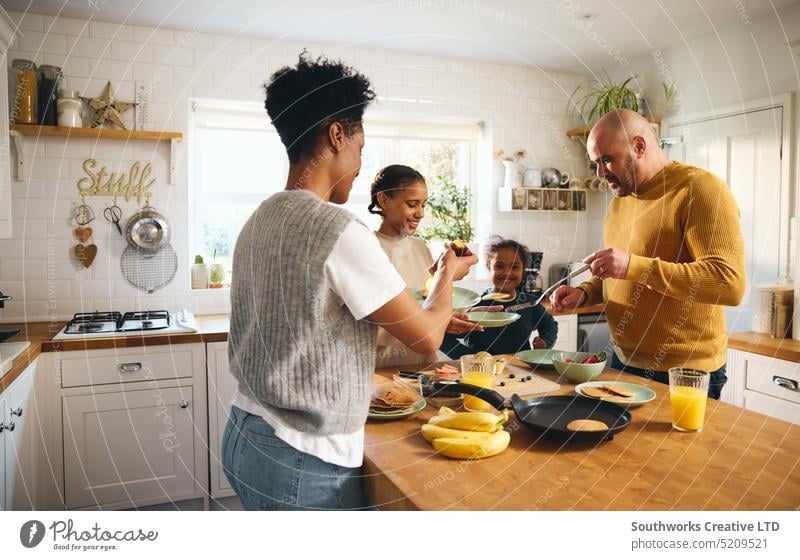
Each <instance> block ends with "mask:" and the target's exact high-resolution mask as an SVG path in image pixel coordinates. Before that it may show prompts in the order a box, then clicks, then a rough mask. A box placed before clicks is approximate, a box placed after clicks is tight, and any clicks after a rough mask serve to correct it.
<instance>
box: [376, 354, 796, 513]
mask: <svg viewBox="0 0 800 560" xmlns="http://www.w3.org/2000/svg"><path fill="white" fill-rule="evenodd" d="M391 373H396V372H387V371H379V372H378V373H376V383H378V382H385V381H387V380H389V379H391ZM536 373H538V374H539V375H542V376H543V377H547V378H549V379H552V380H556V379H557V374H556V372H555V370H538V371H537V372H536ZM598 379H599V380H620V381H630V382H634V383H640V384H644V385H647V386H649V387H650V388H652V389H653V390H654V391H655V392H656V399H655V400H654V401H652V402H650V403H646V404H644V405H642V406H639V407H637V408H633V409H631V412H632V416H633V421H632V422H631V425H630V426H629V427H628V428H627V429H626V430H624V431H623V432H621V433H619V434H618V435H617V436H616V437H615V438H614V439H613V440H612V441H608V442H605V443H603V444H601V445H599V446H593V445H589V446H586V445H575V444H565V445H562V444H556V443H552V442H549V441H546V440H537V438H536V436H535V435H534V434H533V433H532V432H530V431H528V430H527V428H525V427H523V426H521V425H520V424H518V423H517V422H516V421H515V419H514V415H513V411H509V412H510V414H511V420H510V421H509V423H508V425H507V429H509V430H510V431H511V445H510V446H509V448H508V449H507V450H506V451H504V452H503V453H501V454H500V455H497V456H495V457H490V458H488V459H481V460H476V461H459V460H454V459H448V458H445V457H442V456H439V455H437V454H436V453H435V451H434V450H433V448H432V447H431V446H430V445H429V444H428V443H427V442H426V441H425V440H424V439H423V438H422V435H421V434H420V431H419V430H420V426H421V425H422V424H423V423H425V422H426V421H427V419H428V418H430V417H431V416H433V414H434V413H435V410H434V409H433V408H432V407H430V406H428V407H427V408H425V409H424V410H422V411H421V412H420V413H418V414H417V415H416V416H413V417H411V418H408V419H404V420H398V421H393V422H376V421H369V422H368V424H367V427H366V447H365V452H364V473H365V477H366V478H365V485H366V487H367V490H368V492H369V494H370V496H371V497H372V499H373V501H374V502H375V503H376V504H377V505H378V507H379V508H380V509H387V510H391V509H420V510H606V509H608V510H638V509H645V510H798V509H800V426H796V425H793V424H789V423H787V422H783V421H780V420H776V419H773V418H770V417H767V416H763V415H761V414H757V413H754V412H751V411H748V410H744V409H742V408H739V407H735V406H731V405H727V404H724V403H720V402H718V401H714V400H709V403H708V408H707V411H706V423H705V429H704V430H703V431H702V432H701V433H682V432H678V431H675V430H673V429H672V425H671V414H670V404H669V391H668V387H667V386H666V385H661V384H659V383H654V382H649V381H647V380H645V379H643V378H640V377H636V376H632V375H627V374H621V373H620V372H618V371H616V370H612V369H606V371H605V372H604V373H603V374H602V375H601V376H600V377H599V378H598ZM573 389H574V385H571V384H568V383H567V384H562V386H561V390H560V391H556V392H553V393H550V394H574V391H573ZM535 396H540V395H535Z"/></svg>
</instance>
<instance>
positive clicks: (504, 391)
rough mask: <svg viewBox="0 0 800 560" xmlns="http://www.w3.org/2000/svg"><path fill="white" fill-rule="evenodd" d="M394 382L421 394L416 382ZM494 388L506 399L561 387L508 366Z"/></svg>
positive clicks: (401, 380)
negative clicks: (524, 378) (501, 383)
mask: <svg viewBox="0 0 800 560" xmlns="http://www.w3.org/2000/svg"><path fill="white" fill-rule="evenodd" d="M448 363H450V364H451V365H454V366H455V367H458V365H459V364H458V362H448ZM553 371H555V370H553ZM421 373H431V374H432V373H433V370H425V371H422V372H421ZM512 374H513V375H514V378H513V379H512V378H511V375H512ZM528 376H530V378H531V379H530V381H522V378H523V377H528ZM394 380H395V381H396V382H398V383H401V384H403V385H406V386H408V387H411V388H413V389H414V390H416V391H417V392H419V383H417V381H416V380H413V379H405V378H402V377H399V376H395V377H394ZM501 381H502V382H503V383H505V385H504V386H503V387H501V386H500V382H501ZM492 388H493V389H494V390H495V391H497V392H498V393H500V394H501V395H503V396H504V397H510V396H511V395H513V394H515V393H516V394H517V395H519V396H520V397H525V396H529V395H536V394H538V393H549V392H551V391H558V390H559V389H560V388H561V386H560V385H559V384H558V383H556V382H554V381H550V380H549V379H547V378H545V377H542V376H541V375H537V374H535V373H533V372H532V371H531V370H530V369H529V368H526V367H522V366H515V365H512V364H508V365H507V366H506V367H505V369H504V370H503V373H501V374H500V375H495V376H494V386H493V387H492Z"/></svg>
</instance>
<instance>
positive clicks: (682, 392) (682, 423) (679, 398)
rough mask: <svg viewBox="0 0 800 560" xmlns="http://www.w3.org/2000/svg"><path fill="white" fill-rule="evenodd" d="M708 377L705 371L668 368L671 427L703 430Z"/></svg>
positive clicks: (691, 430)
mask: <svg viewBox="0 0 800 560" xmlns="http://www.w3.org/2000/svg"><path fill="white" fill-rule="evenodd" d="M710 379H711V375H710V374H709V373H708V372H707V371H700V370H697V369H690V368H670V370H669V401H670V404H671V406H672V427H673V428H675V429H676V430H680V431H682V432H700V431H702V430H703V421H704V419H705V416H706V401H707V400H708V384H709V381H710Z"/></svg>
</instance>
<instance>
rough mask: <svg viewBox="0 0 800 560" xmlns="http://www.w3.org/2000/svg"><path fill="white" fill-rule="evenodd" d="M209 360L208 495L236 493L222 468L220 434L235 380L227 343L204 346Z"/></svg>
mask: <svg viewBox="0 0 800 560" xmlns="http://www.w3.org/2000/svg"><path fill="white" fill-rule="evenodd" d="M206 356H207V358H206V359H207V360H208V454H209V465H210V470H211V497H212V498H224V497H227V496H233V495H235V492H234V491H233V488H231V485H230V484H229V483H228V479H227V477H226V476H225V473H224V472H223V471H222V455H221V453H222V451H221V449H222V434H223V433H224V431H225V424H226V423H227V421H228V415H229V414H230V410H231V400H233V396H234V394H235V393H236V390H237V387H238V382H237V381H236V378H235V377H233V375H232V374H231V372H230V368H229V367H228V343H227V342H210V343H208V344H207V345H206Z"/></svg>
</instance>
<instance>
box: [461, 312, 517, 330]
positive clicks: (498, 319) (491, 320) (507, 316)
mask: <svg viewBox="0 0 800 560" xmlns="http://www.w3.org/2000/svg"><path fill="white" fill-rule="evenodd" d="M519 318H520V315H519V314H517V313H505V312H503V311H473V312H472V313H467V319H469V320H470V321H472V322H473V323H478V324H479V325H481V326H482V327H487V328H491V327H505V326H506V325H510V324H511V323H513V322H514V321H516V320H518V319H519Z"/></svg>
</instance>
